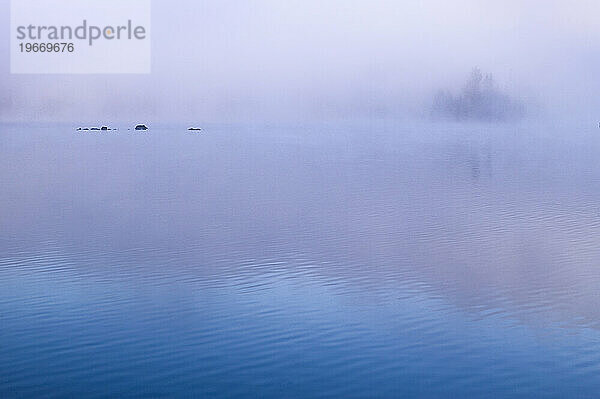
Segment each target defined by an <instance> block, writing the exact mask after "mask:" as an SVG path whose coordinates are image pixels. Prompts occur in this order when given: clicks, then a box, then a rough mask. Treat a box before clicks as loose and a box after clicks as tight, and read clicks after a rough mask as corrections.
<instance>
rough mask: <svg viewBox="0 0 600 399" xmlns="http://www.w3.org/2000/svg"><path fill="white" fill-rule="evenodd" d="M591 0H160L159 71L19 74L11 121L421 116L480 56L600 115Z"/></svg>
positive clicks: (565, 108)
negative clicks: (132, 73) (142, 72)
mask: <svg viewBox="0 0 600 399" xmlns="http://www.w3.org/2000/svg"><path fill="white" fill-rule="evenodd" d="M0 10H1V15H2V18H3V19H2V22H3V23H4V25H5V26H10V12H9V1H8V0H0ZM598 11H600V7H599V6H598V4H597V2H595V1H591V0H583V1H578V2H577V3H575V4H574V3H572V2H567V1H529V2H522V1H516V0H512V1H511V0H509V1H503V2H491V1H476V0H458V1H453V2H448V1H443V0H426V1H420V2H408V1H407V2H398V1H392V0H376V1H369V2H366V1H341V0H332V1H327V2H321V1H313V0H308V1H307V0H305V1H296V0H291V1H286V2H278V1H274V0H273V1H267V0H264V1H246V2H240V1H231V0H224V1H219V2H216V1H204V0H202V1H191V0H189V1H188V0H181V1H178V2H167V1H163V0H155V1H153V3H152V14H153V18H152V26H151V30H152V41H153V42H152V59H153V61H152V73H151V74H149V75H11V74H10V71H9V68H10V67H9V62H8V60H9V48H8V46H9V45H10V44H9V43H10V40H9V34H12V32H10V31H9V29H4V30H2V31H1V32H0V37H1V39H2V40H0V54H1V55H2V59H3V60H5V62H4V63H3V65H2V69H1V71H0V119H2V120H5V121H12V120H17V121H21V120H22V121H45V120H57V121H69V122H79V121H82V122H83V121H100V120H102V121H132V120H144V121H150V122H152V121H165V122H168V121H181V122H190V123H191V122H196V121H200V122H201V121H211V122H222V121H272V122H276V121H284V120H301V119H311V120H318V119H329V118H346V117H366V118H380V117H385V118H390V117H391V118H395V117H399V118H400V117H413V116H418V117H421V116H423V114H424V109H426V104H428V103H429V102H430V100H431V98H432V96H433V94H434V93H435V91H436V90H438V89H440V88H448V89H449V90H453V91H458V90H460V88H461V87H462V85H463V84H464V80H465V76H467V75H468V73H469V71H471V69H472V68H473V67H474V66H478V67H480V68H481V69H482V70H484V71H486V72H490V73H492V74H493V75H494V77H495V79H496V82H497V83H498V85H499V89H501V90H502V91H503V92H506V93H508V94H510V95H511V96H513V97H514V98H516V99H518V100H519V101H521V102H523V103H524V104H525V105H526V106H527V109H528V111H530V112H529V114H530V115H531V116H533V117H550V116H551V117H553V118H584V119H586V118H587V119H589V120H594V119H600V112H598V111H596V110H598V109H600V107H599V106H600V101H599V100H598V96H597V95H596V93H597V92H599V91H600V79H598V77H597V71H598V70H599V68H600V24H598V23H597V19H598V14H599V13H598Z"/></svg>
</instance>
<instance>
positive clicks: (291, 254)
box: [0, 121, 600, 398]
mask: <svg viewBox="0 0 600 399" xmlns="http://www.w3.org/2000/svg"><path fill="white" fill-rule="evenodd" d="M598 154H600V134H598V129H597V127H595V126H591V127H586V126H579V127H573V126H560V125H555V126H542V125H539V124H523V125H493V126H490V125H473V124H472V125H457V124H441V123H440V124H430V123H417V122H399V121H379V122H373V121H371V122H368V121H362V122H361V121H357V122H344V123H321V124H299V125H298V124H296V125H292V124H290V125H288V126H285V125H281V126H255V125H252V126H243V125H218V124H215V125H206V126H204V130H203V131H202V132H200V133H198V132H188V131H186V130H185V129H184V128H177V127H169V126H151V129H150V130H149V131H147V132H135V131H128V130H127V126H123V127H122V128H121V129H120V130H118V131H109V132H77V131H75V130H74V129H73V128H72V126H66V125H25V124H5V125H0V187H1V188H0V397H2V398H30V397H57V398H62V397H78V398H79V397H90V398H94V397H98V398H107V397H211V398H230V397H257V398H321V397H340V398H341V397H344V398H366V397H373V398H380V397H398V398H532V397H537V398H566V397H569V398H594V397H597V395H598V392H600V295H599V294H598V292H599V287H600V239H599V237H600V157H599V156H598Z"/></svg>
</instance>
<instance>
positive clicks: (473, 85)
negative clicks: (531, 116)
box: [431, 68, 525, 122]
mask: <svg viewBox="0 0 600 399" xmlns="http://www.w3.org/2000/svg"><path fill="white" fill-rule="evenodd" d="M524 116H525V107H524V105H523V104H522V103H521V102H520V101H518V100H516V99H514V98H512V97H510V96H509V95H508V94H506V93H504V92H503V91H501V90H500V89H498V88H497V87H496V84H495V82H494V78H493V77H492V74H485V75H484V74H483V73H482V72H481V70H480V69H479V68H474V69H473V70H472V71H471V75H470V76H469V78H468V79H467V82H466V84H465V85H464V87H463V90H462V92H461V93H460V94H458V95H454V94H452V93H451V92H450V91H448V90H439V91H438V92H437V94H436V95H435V96H434V99H433V104H432V106H431V117H432V118H434V119H451V120H456V121H468V120H471V121H484V122H502V121H511V120H518V119H521V118H522V117H524Z"/></svg>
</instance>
